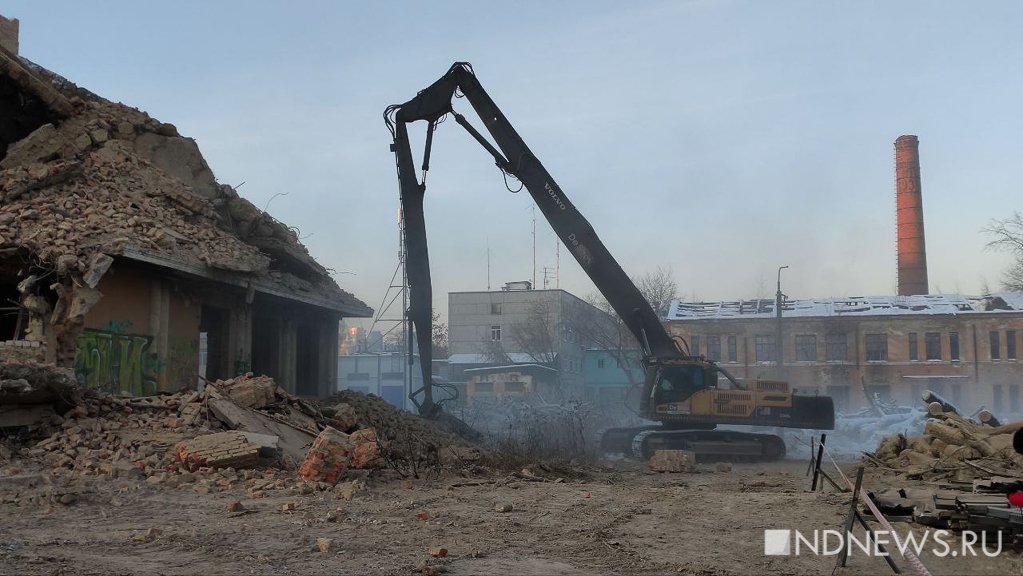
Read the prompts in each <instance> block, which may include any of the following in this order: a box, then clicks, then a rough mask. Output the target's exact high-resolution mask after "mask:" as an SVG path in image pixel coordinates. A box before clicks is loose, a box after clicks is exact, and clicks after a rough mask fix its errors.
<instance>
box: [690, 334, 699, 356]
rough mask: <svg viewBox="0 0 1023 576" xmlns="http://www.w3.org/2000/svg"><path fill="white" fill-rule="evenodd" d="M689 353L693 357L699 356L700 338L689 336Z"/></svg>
mask: <svg viewBox="0 0 1023 576" xmlns="http://www.w3.org/2000/svg"><path fill="white" fill-rule="evenodd" d="M689 353H690V354H692V355H693V356H699V355H700V337H699V336H690V337H689Z"/></svg>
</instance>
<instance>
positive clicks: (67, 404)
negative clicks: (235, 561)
mask: <svg viewBox="0 0 1023 576" xmlns="http://www.w3.org/2000/svg"><path fill="white" fill-rule="evenodd" d="M15 394H17V398H18V399H19V401H20V402H22V404H11V402H12V398H14V397H15ZM341 399H343V400H347V401H348V402H339V400H341ZM327 404H328V405H327V406H325V407H324V411H323V412H321V411H320V409H318V408H317V407H316V406H314V405H312V404H310V403H308V402H306V401H304V400H302V399H300V398H297V397H295V396H293V395H291V394H289V393H287V392H286V391H284V390H281V389H280V388H278V387H277V385H276V384H275V383H274V381H273V379H272V378H269V377H266V376H253V375H251V374H246V375H243V376H239V377H237V378H233V379H230V380H224V381H216V382H211V383H208V384H207V385H206V386H205V389H204V390H203V391H201V392H199V391H182V392H179V393H176V394H161V395H157V396H149V397H119V396H112V395H108V394H104V393H100V392H97V391H94V390H82V389H80V388H78V387H77V384H76V383H75V381H74V379H73V377H72V376H71V375H70V374H69V373H68V371H67V370H63V369H59V368H54V367H52V366H42V365H13V364H0V428H2V429H4V430H7V431H8V432H10V431H13V430H16V431H18V433H19V434H18V435H17V436H18V437H19V438H21V441H22V447H20V448H17V447H15V448H13V449H12V448H11V447H10V446H11V445H12V443H11V442H8V446H3V450H2V451H0V465H2V464H5V461H10V460H12V458H13V457H14V455H15V454H17V455H18V456H21V457H27V458H29V459H31V460H36V461H38V462H41V463H43V464H44V465H45V466H47V467H49V468H50V470H51V471H52V472H53V473H54V474H57V475H63V476H71V477H78V476H97V477H110V478H122V479H136V480H140V481H142V480H144V481H145V482H147V483H148V484H151V485H163V486H169V487H178V488H185V489H194V490H196V491H199V492H203V493H208V492H216V491H220V490H226V489H230V488H235V487H239V486H243V487H244V488H246V489H248V490H249V493H250V494H249V496H250V497H260V496H262V495H264V494H265V493H266V491H268V490H284V489H289V488H295V486H296V485H297V484H296V483H299V484H302V485H306V484H308V485H309V486H313V487H316V488H320V489H328V488H330V487H332V486H334V485H336V484H337V483H338V482H339V481H340V480H342V479H344V478H345V477H346V476H348V475H349V473H350V471H351V470H353V469H354V470H371V469H375V468H382V467H385V466H386V465H387V462H386V461H385V457H384V456H385V454H388V455H390V456H391V457H392V458H398V459H407V460H416V459H424V461H425V456H424V455H423V454H413V453H410V452H408V449H409V448H410V447H415V448H417V449H422V450H427V451H429V453H430V454H431V455H432V456H433V461H435V462H438V463H439V462H440V456H441V455H443V454H444V453H446V454H448V455H449V456H451V457H457V460H456V461H464V460H466V459H468V458H472V454H473V450H474V448H473V447H471V446H469V445H467V444H465V443H464V442H460V441H458V440H457V439H455V438H452V437H449V436H448V435H446V434H444V433H442V432H438V431H436V430H433V429H432V428H431V425H430V424H429V423H427V422H425V421H423V420H422V419H420V418H419V417H417V416H414V415H412V414H408V413H405V412H402V411H400V410H397V409H396V408H393V407H391V406H390V405H388V404H387V403H386V402H384V401H383V400H381V399H378V398H375V397H372V396H366V395H362V394H358V393H353V392H345V393H343V394H341V395H339V396H338V397H335V398H333V399H332V400H331V402H329V403H327ZM9 406H19V407H20V408H21V409H23V410H27V411H28V412H30V413H33V414H35V412H36V411H37V410H39V409H43V410H42V412H41V414H42V415H41V416H35V417H34V419H32V420H31V421H25V420H24V418H22V416H20V414H21V413H20V412H19V419H18V420H16V421H14V420H11V419H8V420H6V421H5V420H3V419H2V418H3V417H4V415H5V413H4V411H3V409H6V408H8V407H9ZM328 414H329V416H328ZM335 426H337V427H336V428H335ZM390 434H394V436H390ZM13 437H14V436H12V438H13ZM413 438H414V439H415V441H414V442H413V441H412V439H413ZM3 444H4V443H3V442H0V445H3ZM476 454H477V455H478V452H476ZM300 465H301V466H300ZM296 470H297V474H296V472H295V471H296ZM296 476H297V477H296ZM302 489H309V488H308V487H303V488H302Z"/></svg>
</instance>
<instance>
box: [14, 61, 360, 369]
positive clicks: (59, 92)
mask: <svg viewBox="0 0 1023 576" xmlns="http://www.w3.org/2000/svg"><path fill="white" fill-rule="evenodd" d="M0 75H3V76H4V78H5V81H8V82H11V83H13V84H14V86H13V87H12V90H13V91H14V93H17V94H19V97H20V98H22V99H23V101H22V102H21V107H20V108H16V109H15V110H12V111H11V114H13V117H12V118H11V119H10V120H11V121H10V122H9V123H10V124H12V125H16V126H17V128H18V131H17V134H16V137H18V138H19V139H18V140H16V141H12V142H2V143H0V147H2V148H3V149H0V257H4V258H11V259H13V262H15V266H16V267H17V268H21V269H22V271H21V272H19V274H20V276H19V280H20V281H19V284H18V292H19V293H20V297H19V300H20V304H22V306H23V307H24V309H25V310H26V311H27V312H28V322H27V330H26V333H25V335H24V342H25V343H26V344H27V347H23V346H17V347H15V348H12V349H11V350H6V349H3V348H5V347H0V358H14V359H16V360H19V361H24V360H40V359H42V360H45V361H47V362H51V363H58V364H61V365H70V364H71V362H72V361H73V359H74V355H75V352H76V337H77V334H78V333H79V332H80V331H81V329H82V327H83V318H84V316H85V314H87V313H88V312H89V310H90V309H91V308H92V307H93V306H94V305H95V304H96V303H97V302H99V301H100V299H101V298H102V297H103V294H102V293H101V292H100V291H99V290H98V288H97V287H98V286H99V282H100V279H101V278H102V277H103V275H104V274H105V273H106V272H107V271H108V269H110V267H111V264H112V262H113V260H114V258H115V257H125V258H130V259H136V260H142V261H145V262H154V261H156V262H160V263H174V264H175V265H177V266H179V267H180V266H185V267H187V268H188V269H190V270H192V269H198V270H203V269H215V270H217V271H220V272H223V273H225V274H228V275H233V276H235V277H241V278H244V279H246V280H249V281H251V280H257V281H259V282H262V283H266V284H269V285H271V286H275V287H277V288H281V289H284V290H286V291H289V292H293V291H301V292H306V293H310V294H313V295H316V296H320V297H324V298H327V299H333V300H338V301H347V302H355V303H358V300H357V299H356V298H354V296H352V295H351V294H349V293H347V292H345V291H343V290H341V289H340V288H339V287H338V286H337V284H336V283H335V282H334V281H333V279H332V278H331V277H330V274H329V273H328V271H327V270H326V269H325V268H324V267H323V266H321V265H320V264H319V263H317V262H316V261H315V260H314V259H313V258H312V257H311V256H310V255H309V252H308V250H307V249H306V248H305V247H304V246H303V245H302V244H301V243H300V242H299V239H298V234H297V232H296V231H295V230H293V229H290V228H288V227H287V226H286V225H284V224H282V223H281V222H279V221H277V220H276V219H274V218H273V217H272V216H270V215H269V214H268V213H266V212H265V211H263V210H260V209H259V208H257V207H256V206H254V205H253V204H252V203H251V202H249V201H248V200H246V199H244V198H241V197H240V196H239V195H238V193H237V191H235V190H234V189H233V188H232V187H231V186H227V185H223V184H219V183H218V182H217V181H216V179H215V178H214V176H213V173H212V171H211V170H210V168H209V166H208V165H207V163H206V161H205V159H204V158H203V157H202V154H201V153H200V151H199V148H198V146H197V145H196V143H195V141H194V140H192V139H190V138H186V137H184V136H182V135H180V134H179V133H178V130H177V128H176V127H175V126H174V125H172V124H167V123H163V122H160V121H158V120H156V119H154V118H151V117H150V116H149V115H148V114H146V113H144V112H141V111H139V110H137V109H134V108H130V107H128V106H125V105H123V104H119V103H114V102H110V101H108V100H105V99H103V98H100V97H99V96H97V95H95V94H92V93H91V92H89V91H87V90H84V89H81V88H78V87H77V86H75V85H74V84H72V83H71V82H69V81H68V80H66V79H64V78H62V77H60V76H58V75H56V74H54V73H52V72H49V71H47V70H45V69H43V68H41V67H39V66H35V65H33V64H32V63H31V62H29V61H27V60H25V59H23V58H19V57H17V56H14V55H11V54H9V53H6V52H2V51H0ZM28 110H35V111H36V112H37V113H29V112H26V111H28ZM22 114H24V115H22ZM13 137H15V136H14V135H12V138H13ZM3 144H7V145H6V146H3ZM20 262H31V263H32V267H31V271H30V270H29V267H22V266H19V265H17V263H20ZM30 272H31V273H30ZM360 304H361V303H360ZM44 343H45V345H44Z"/></svg>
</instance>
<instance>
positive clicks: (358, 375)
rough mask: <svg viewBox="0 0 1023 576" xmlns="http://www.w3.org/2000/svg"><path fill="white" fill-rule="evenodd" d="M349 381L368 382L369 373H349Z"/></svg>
mask: <svg viewBox="0 0 1023 576" xmlns="http://www.w3.org/2000/svg"><path fill="white" fill-rule="evenodd" d="M348 379H349V380H369V372H349V373H348Z"/></svg>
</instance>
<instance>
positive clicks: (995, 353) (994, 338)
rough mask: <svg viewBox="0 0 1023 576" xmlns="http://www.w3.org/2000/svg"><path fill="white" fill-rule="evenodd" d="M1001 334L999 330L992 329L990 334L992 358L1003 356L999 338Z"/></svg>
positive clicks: (997, 358) (996, 358) (998, 358)
mask: <svg viewBox="0 0 1023 576" xmlns="http://www.w3.org/2000/svg"><path fill="white" fill-rule="evenodd" d="M998 336H999V334H998V332H997V331H995V330H992V331H991V332H990V333H989V334H988V342H990V343H991V359H992V360H1000V359H1001V358H1002V350H1001V348H1002V346H1001V342H1000V341H999V338H998Z"/></svg>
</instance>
